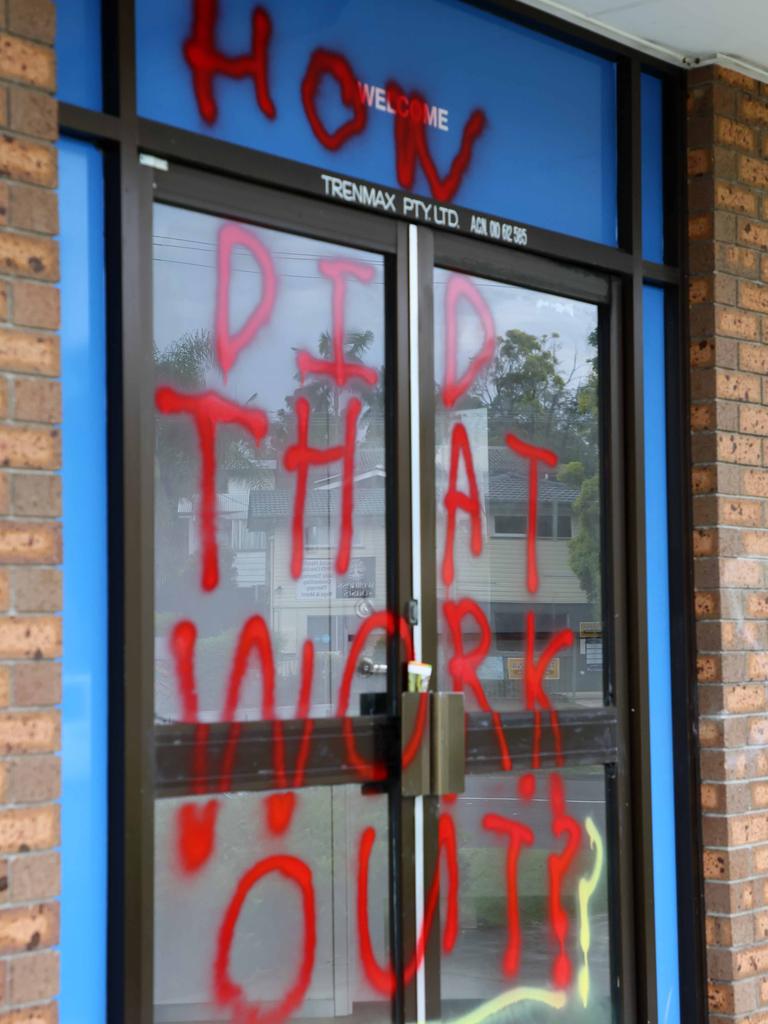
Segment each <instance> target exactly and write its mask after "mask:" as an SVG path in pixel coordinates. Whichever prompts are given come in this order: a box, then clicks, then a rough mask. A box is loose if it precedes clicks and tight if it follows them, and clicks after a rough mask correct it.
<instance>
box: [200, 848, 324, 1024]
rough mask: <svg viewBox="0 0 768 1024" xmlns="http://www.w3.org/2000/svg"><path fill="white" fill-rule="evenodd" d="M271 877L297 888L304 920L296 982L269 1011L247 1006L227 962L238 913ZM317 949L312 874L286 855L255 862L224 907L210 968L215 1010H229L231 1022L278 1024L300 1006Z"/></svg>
mask: <svg viewBox="0 0 768 1024" xmlns="http://www.w3.org/2000/svg"><path fill="white" fill-rule="evenodd" d="M270 874H279V875H282V876H283V877H284V878H286V879H288V880H289V881H290V882H293V884H294V885H295V886H296V888H297V889H298V890H299V893H300V894H301V903H302V910H303V918H304V935H303V940H302V942H301V945H300V946H299V945H298V944H297V949H300V950H301V961H300V963H299V970H298V974H297V977H296V981H295V982H294V984H293V985H292V986H291V988H290V989H288V991H287V992H286V993H285V995H284V996H283V998H282V1000H281V1001H280V1002H279V1003H278V1004H277V1005H276V1006H273V1007H271V1008H270V1009H268V1010H267V1009H264V1007H263V1006H260V1005H259V1004H258V1003H253V1002H249V1001H248V999H247V998H246V996H245V994H244V992H243V989H242V986H240V985H238V983H237V982H236V981H234V979H233V978H232V976H231V974H230V970H229V958H230V953H231V951H232V943H233V941H234V937H235V928H236V926H237V921H238V918H239V917H240V912H241V910H242V908H243V904H244V903H245V900H246V898H247V896H248V894H249V893H250V891H251V889H252V888H253V887H254V886H255V885H256V884H257V882H259V881H261V879H262V878H265V877H266V876H267V875H270ZM316 945H317V922H316V917H315V890H314V885H313V882H312V871H311V870H310V868H309V867H308V865H307V864H305V863H304V861H303V860H299V858H297V857H291V856H289V855H287V854H278V855H276V856H273V857H265V858H264V859H263V860H259V861H257V862H256V863H255V864H254V865H253V867H251V868H249V869H248V871H246V872H245V874H244V875H243V876H242V878H241V879H240V881H239V882H238V884H237V888H236V889H235V892H234V895H233V897H232V899H231V901H230V903H229V906H228V907H227V909H226V911H225V913H224V917H223V919H222V922H221V925H220V926H219V933H218V936H217V940H216V958H215V960H214V964H213V993H214V1000H215V1002H216V1004H217V1005H218V1006H228V1007H231V1009H232V1016H233V1019H234V1020H236V1021H241V1022H243V1024H256V1021H258V1022H259V1024H280V1022H281V1021H284V1020H286V1019H287V1018H288V1017H290V1015H291V1014H292V1013H293V1011H294V1010H297V1009H298V1008H299V1006H301V1004H302V1002H303V1000H304V996H305V995H306V992H307V989H308V988H309V985H310V982H311V980H312V970H313V968H314V965H315V947H316Z"/></svg>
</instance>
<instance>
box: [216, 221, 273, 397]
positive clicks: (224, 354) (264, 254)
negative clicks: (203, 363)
mask: <svg viewBox="0 0 768 1024" xmlns="http://www.w3.org/2000/svg"><path fill="white" fill-rule="evenodd" d="M236 245H240V246H242V247H243V248H244V249H247V250H248V252H250V254H251V255H252V256H253V258H254V259H255V260H256V262H257V263H258V265H259V269H260V270H261V299H260V300H259V303H258V305H257V306H256V308H255V309H254V310H253V312H252V313H251V315H250V316H249V317H248V319H247V320H246V321H245V323H244V324H243V326H242V327H241V328H240V330H239V331H235V333H234V334H232V333H231V332H230V323H229V292H230V285H231V280H232V252H233V250H234V248H235V246H236ZM276 297H277V277H276V275H275V267H274V264H273V263H272V257H271V256H270V254H269V249H267V247H266V246H265V245H264V244H263V242H262V241H261V240H260V239H259V238H258V237H257V236H256V235H255V234H254V233H253V232H252V231H248V230H246V229H245V228H244V227H242V225H240V224H224V225H223V226H222V227H221V228H220V229H219V236H218V242H217V246H216V313H215V325H216V357H217V359H218V361H219V366H220V367H221V373H222V376H223V377H224V380H225V381H226V379H227V375H228V373H229V371H230V370H231V369H232V367H233V366H234V363H235V360H236V359H237V357H238V355H239V354H240V352H241V351H242V350H243V349H244V348H245V347H246V346H247V345H250V343H251V342H252V341H253V340H254V338H255V337H256V335H257V334H258V333H259V331H260V330H261V328H262V327H264V326H265V325H266V324H267V323H268V322H269V320H270V318H271V316H272V311H273V310H274V308H275V299H276Z"/></svg>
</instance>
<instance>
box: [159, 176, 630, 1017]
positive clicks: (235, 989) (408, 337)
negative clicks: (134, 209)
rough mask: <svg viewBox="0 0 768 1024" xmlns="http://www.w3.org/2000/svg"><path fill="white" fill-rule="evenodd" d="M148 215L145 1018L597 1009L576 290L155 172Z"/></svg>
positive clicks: (612, 507)
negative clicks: (148, 989)
mask: <svg viewBox="0 0 768 1024" xmlns="http://www.w3.org/2000/svg"><path fill="white" fill-rule="evenodd" d="M151 234H152V295H153V301H152V311H153V331H152V365H153V375H154V379H153V381H152V389H153V390H152V395H153V427H152V436H153V443H152V445H151V451H152V473H151V474H150V477H151V488H150V489H151V493H152V502H151V505H152V508H153V509H154V546H153V551H151V550H150V551H145V552H143V553H142V557H144V558H145V559H148V560H149V561H150V562H151V566H152V568H151V579H152V580H153V586H152V601H153V605H154V618H153V626H152V639H151V649H152V652H153V673H152V680H151V688H150V691H151V692H149V693H147V695H146V699H147V700H148V707H149V712H148V714H149V716H150V719H151V727H150V728H151V735H152V742H153V751H154V761H153V768H152V778H151V787H150V788H151V794H152V797H153V799H152V801H151V810H150V814H151V819H152V827H151V837H152V840H151V849H152V853H151V865H152V869H151V885H150V890H151V892H150V897H149V903H150V907H149V911H148V913H149V914H150V915H151V921H152V925H151V927H149V926H146V925H145V930H144V932H143V934H144V935H145V936H146V937H147V938H146V940H145V941H146V943H147V946H148V948H151V975H152V977H153V982H152V993H151V1011H148V1012H149V1013H150V1015H149V1016H148V1017H147V1019H151V1020H154V1021H156V1022H158V1024H159V1022H167V1024H182V1022H184V1024H186V1022H188V1021H189V1022H191V1021H196V1022H208V1021H232V1022H249V1024H254V1022H256V1021H259V1022H260V1024H264V1022H266V1024H282V1022H285V1021H293V1020H309V1019H321V1020H337V1019H349V1020H352V1021H355V1022H369V1021H370V1022H379V1021H382V1022H383V1021H389V1020H393V1021H396V1022H400V1021H418V1022H421V1021H425V1020H438V1019H439V1020H445V1021H448V1020H452V1021H458V1020H461V1021H462V1022H466V1024H480V1022H481V1021H484V1020H486V1019H491V1018H493V1019H498V1020H502V1019H503V1020H504V1021H514V1022H517V1021H519V1022H521V1024H522V1022H524V1021H525V1022H529V1021H547V1022H548V1021H556V1020H562V1019H567V1020H568V1021H585V1022H586V1021H590V1024H592V1022H595V1024H603V1022H609V1021H615V1020H619V1019H622V1008H621V1007H622V1006H624V1007H626V1006H629V1005H631V999H632V985H631V970H629V969H628V968H627V962H628V958H629V957H630V954H631V943H628V942H627V935H628V934H631V929H630V926H629V924H628V923H627V922H628V921H630V920H631V913H629V911H627V909H626V908H627V906H628V904H627V898H626V891H627V889H628V886H629V877H630V871H631V864H630V862H629V857H628V854H627V846H626V840H622V838H621V831H622V830H621V827H620V826H621V816H622V814H626V808H627V806H628V795H627V790H626V783H625V782H624V781H623V777H622V776H620V773H618V771H617V764H618V761H619V754H618V751H619V749H620V746H621V744H620V736H621V735H622V728H623V727H622V724H621V723H622V717H621V716H622V713H623V712H622V700H623V698H622V689H621V682H620V680H621V678H622V673H621V656H622V655H621V648H622V644H621V625H620V624H621V621H622V611H621V608H620V602H619V601H617V596H616V595H617V594H618V593H620V592H621V589H622V586H621V581H620V580H619V578H618V570H617V568H616V566H617V564H619V563H620V559H619V560H617V559H613V558H610V557H609V552H610V551H612V550H614V549H616V544H617V540H616V532H615V529H614V525H615V523H617V522H619V521H620V520H621V509H620V508H619V505H620V501H621V482H620V481H621V474H620V473H619V472H618V471H617V468H616V465H615V463H616V460H617V457H618V452H619V451H620V437H619V429H620V423H619V421H618V417H617V416H616V414H615V408H614V407H615V402H614V403H613V407H612V405H611V401H612V398H611V396H613V394H614V392H615V390H616V387H617V384H616V381H617V374H618V359H617V355H616V343H615V341H616V332H615V331H614V330H612V329H611V308H612V306H611V301H610V300H611V294H610V284H609V282H607V281H606V280H604V279H603V278H600V277H597V276H594V275H590V274H585V273H581V272H576V271H569V270H567V269H562V268H553V267H552V266H550V265H549V264H545V263H543V262H539V261H537V260H535V259H531V258H520V257H515V256H513V254H510V253H507V252H504V251H503V250H496V249H494V248H493V247H488V246H483V245H480V244H475V243H472V242H467V241H459V240H457V239H450V238H444V237H443V236H440V235H437V234H433V233H430V232H428V231H426V230H422V229H416V228H415V227H406V226H405V225H400V224H397V223H396V222H394V221H388V220H385V219H381V218H376V217H374V216H371V215H368V214H363V213H358V212H356V211H351V210H345V209H341V208H339V207H331V206H328V205H324V204H320V203H316V202H314V201H310V200H304V199H301V198H299V197H287V196H282V195H281V194H278V193H273V192H270V191H267V190H264V189H260V188H256V187H252V186H247V185H245V184H239V183H235V182H226V183H224V182H221V181H220V180H218V179H214V178H211V177H210V176H206V175H203V174H199V173H197V172H192V171H185V170H180V169H176V168H173V169H172V170H170V171H168V172H159V173H157V174H156V175H155V191H154V201H153V203H152V225H151ZM617 624H618V625H617ZM419 662H421V667H420V666H419V664H418V663H419ZM412 663H413V664H412ZM424 664H426V665H428V666H430V667H431V674H429V672H428V671H427V672H426V673H425V672H424V670H423V666H424ZM419 672H421V675H419ZM622 787H624V788H622ZM622 808H624V810H622ZM622 844H623V845H622ZM620 864H621V867H620V866H619V865H620ZM628 929H629V930H628ZM622 936H623V937H622ZM619 978H621V984H619V980H618V979H619ZM620 1001H621V1005H620ZM147 1005H149V1004H147ZM563 1014H565V1015H566V1016H563ZM627 1019H629V1018H627Z"/></svg>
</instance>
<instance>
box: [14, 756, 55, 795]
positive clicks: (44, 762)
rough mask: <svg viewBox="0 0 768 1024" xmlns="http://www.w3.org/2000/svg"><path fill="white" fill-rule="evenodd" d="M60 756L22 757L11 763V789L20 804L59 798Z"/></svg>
mask: <svg viewBox="0 0 768 1024" xmlns="http://www.w3.org/2000/svg"><path fill="white" fill-rule="evenodd" d="M60 770H61V761H60V759H59V758H58V757H55V756H48V757H20V758H18V759H17V760H15V761H13V762H12V763H11V765H10V776H11V779H10V791H11V794H12V798H13V800H14V801H15V802H16V803H19V804H33V803H47V802H50V801H51V800H57V799H58V798H59V796H60V790H61V785H60V782H61V776H60Z"/></svg>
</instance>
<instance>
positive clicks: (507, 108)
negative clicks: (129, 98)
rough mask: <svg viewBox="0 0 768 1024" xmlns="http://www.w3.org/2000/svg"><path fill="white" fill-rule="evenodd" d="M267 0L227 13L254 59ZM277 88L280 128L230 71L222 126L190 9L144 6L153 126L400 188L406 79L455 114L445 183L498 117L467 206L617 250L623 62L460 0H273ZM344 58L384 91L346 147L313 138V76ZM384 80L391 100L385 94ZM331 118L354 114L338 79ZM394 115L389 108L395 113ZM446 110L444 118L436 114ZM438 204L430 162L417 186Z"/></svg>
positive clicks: (145, 104)
mask: <svg viewBox="0 0 768 1024" xmlns="http://www.w3.org/2000/svg"><path fill="white" fill-rule="evenodd" d="M255 6H256V5H255V3H254V2H253V0H230V2H229V3H227V4H220V5H219V12H220V13H219V21H218V25H217V33H216V44H217V47H218V48H219V50H221V51H222V52H224V53H226V54H228V55H230V56H237V55H243V54H245V53H248V52H249V51H250V39H251V12H252V11H253V9H254V7H255ZM266 6H267V10H268V12H269V15H270V17H271V21H272V35H271V40H270V43H269V50H268V57H269V90H270V93H271V96H272V98H273V100H274V103H275V107H276V116H275V118H274V119H273V120H270V119H269V118H267V117H266V116H265V115H264V114H263V113H262V112H261V110H260V109H259V107H258V105H257V102H256V94H255V89H254V82H253V80H252V79H248V78H244V79H241V80H234V79H232V78H228V77H224V76H221V75H220V76H218V77H217V78H216V79H215V81H214V83H213V92H214V97H215V100H216V103H217V107H218V111H217V118H216V120H215V121H214V123H213V124H212V125H209V124H207V123H206V121H205V120H204V119H203V117H202V116H201V113H200V111H199V109H198V104H197V100H196V96H195V90H194V88H193V83H192V74H191V71H190V68H189V66H188V65H187V63H186V60H185V56H184V43H185V40H187V38H188V37H189V36H190V33H191V30H192V12H193V4H191V3H189V0H164V2H163V3H158V2H157V0H137V5H136V14H137V48H138V103H139V110H140V113H141V114H142V115H143V116H144V117H148V118H152V119H153V120H156V121H162V122H165V123H166V124H172V125H176V126H178V127H180V128H186V129H188V130H190V131H194V132H201V133H204V134H208V135H211V136H213V137H215V138H218V139H225V140H228V141H230V142H235V143H238V144H240V145H244V146H248V147H251V148H253V149H258V150H262V151H264V152H268V153H272V154H275V155H277V156H281V157H286V158H290V159H293V160H297V161H300V162H302V163H305V164H310V165H312V166H314V167H321V168H323V169H324V170H327V171H331V172H337V173H340V174H348V175H352V176H355V177H359V178H364V179H367V180H370V181H374V182H378V183H380V184H382V185H385V186H397V185H398V178H397V174H396V161H395V147H394V127H395V119H394V118H393V116H392V114H391V113H390V112H388V111H387V110H386V105H385V97H384V91H383V87H385V86H386V85H387V83H388V82H389V81H390V80H392V79H395V80H396V81H397V82H398V83H399V84H400V85H401V86H402V88H403V89H404V90H406V92H409V93H410V92H412V91H419V92H420V93H421V94H422V95H423V96H424V97H425V99H426V100H427V101H428V102H429V103H430V104H434V105H436V106H438V107H439V108H440V109H442V110H443V111H445V114H444V115H443V125H444V127H445V128H446V130H442V129H441V127H440V125H439V124H436V125H431V126H428V127H426V128H425V133H426V137H427V141H428V144H429V146H430V148H431V151H432V154H433V156H434V158H435V161H436V164H437V167H438V170H439V171H440V173H441V174H443V175H444V174H445V173H446V172H447V171H448V169H449V168H450V166H451V162H452V161H453V159H454V157H455V156H456V154H457V153H458V151H459V147H460V145H461V138H462V132H463V129H464V126H465V124H466V123H467V121H468V119H469V117H470V115H471V114H472V112H473V111H474V110H476V109H481V110H482V111H484V113H485V115H486V118H487V122H486V126H485V129H484V130H483V132H482V134H481V135H480V136H479V137H478V138H477V140H476V141H475V144H474V149H473V153H472V159H471V162H470V164H469V167H468V169H467V172H466V174H465V176H464V178H463V180H462V182H461V185H460V187H459V189H458V192H457V193H456V195H455V197H454V200H453V201H454V202H456V203H457V204H459V205H462V206H466V207H469V208H470V209H476V210H480V211H484V212H487V213H490V214H493V215H496V216H499V217H505V218H509V219H511V220H517V221H522V222H527V223H530V224H534V225H536V226H539V227H544V228H549V229H551V230H555V231H561V232H565V233H567V234H571V235H577V236H580V237H583V238H588V239H592V240H594V241H599V242H605V243H607V244H610V245H615V244H616V68H615V65H614V64H613V63H612V62H611V61H608V60H604V59H603V58H600V57H596V56H594V55H592V54H589V53H586V52H585V51H583V50H581V49H579V48H577V47H575V46H569V45H566V44H565V43H562V42H559V41H556V40H553V39H550V38H548V37H547V36H545V35H542V34H540V33H537V32H534V31H531V30H528V29H525V28H522V27H521V26H519V25H515V24H513V23H511V22H508V21H506V20H504V19H501V18H499V17H497V16H495V15H492V14H489V13H487V12H485V11H481V10H478V9H477V8H475V7H471V6H469V5H467V4H464V3H461V2H460V0H419V2H418V3H413V0H392V2H390V3H386V4H384V3H350V2H349V0H322V2H318V0H294V2H292V3H290V4H286V3H278V2H277V0H270V2H268V3H267V5H266ZM318 47H323V48H325V49H329V50H334V51H337V52H339V53H341V54H343V55H344V56H345V57H346V58H347V60H348V61H349V62H350V64H351V66H352V68H353V70H354V73H355V76H356V78H357V80H358V82H360V83H363V84H364V85H365V86H368V87H369V89H368V93H367V95H368V97H369V100H370V103H371V105H370V107H369V108H368V118H367V125H366V127H365V129H364V131H363V132H362V133H361V134H358V135H355V136H353V137H351V138H350V139H349V140H348V141H347V142H346V143H345V144H344V145H342V146H341V147H340V148H339V149H337V150H329V149H327V148H325V147H324V146H323V145H321V143H320V142H319V141H318V140H317V139H316V137H315V135H314V134H313V132H312V130H311V128H310V125H309V122H308V119H307V115H306V113H305V110H304V107H303V104H302V95H301V83H302V80H303V78H304V75H305V73H306V69H307V65H308V63H309V59H310V56H311V54H312V53H313V52H314V51H315V49H316V48H318ZM376 86H379V87H382V92H380V93H379V94H378V105H377V97H376V93H375V92H371V89H372V88H375V87H376ZM317 102H318V109H319V112H320V115H321V118H322V120H323V121H324V123H325V124H326V125H327V126H328V127H330V128H331V129H333V128H335V127H337V126H338V125H339V124H340V123H341V122H342V121H343V120H344V119H345V118H346V117H347V116H348V111H347V110H346V108H342V107H341V104H340V102H339V91H338V87H337V85H336V84H335V83H334V84H333V85H332V84H331V80H330V79H329V78H328V77H327V76H326V78H325V79H324V80H323V82H322V85H321V88H320V90H319V92H318V100H317ZM382 108H383V109H382ZM438 116H439V115H438V113H437V112H435V117H436V118H437V117H438ZM412 191H415V192H417V193H420V194H427V195H430V194H431V193H430V191H429V188H428V184H427V181H426V179H425V178H424V176H423V174H422V171H421V169H420V168H419V169H418V170H417V173H416V178H415V181H414V185H413V189H412Z"/></svg>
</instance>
